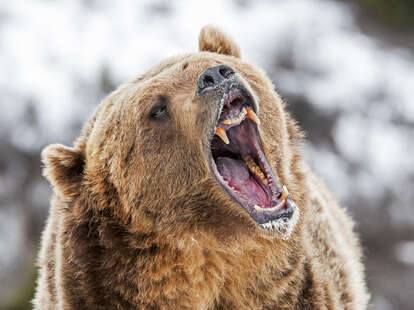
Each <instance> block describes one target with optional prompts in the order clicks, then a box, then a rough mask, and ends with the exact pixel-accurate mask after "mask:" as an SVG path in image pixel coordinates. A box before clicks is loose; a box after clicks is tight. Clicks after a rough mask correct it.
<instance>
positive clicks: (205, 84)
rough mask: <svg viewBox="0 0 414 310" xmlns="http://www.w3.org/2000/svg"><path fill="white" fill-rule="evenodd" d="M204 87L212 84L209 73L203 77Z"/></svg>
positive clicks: (212, 80)
mask: <svg viewBox="0 0 414 310" xmlns="http://www.w3.org/2000/svg"><path fill="white" fill-rule="evenodd" d="M203 83H204V87H210V86H214V79H213V77H212V76H211V75H208V74H206V75H205V76H204V78H203Z"/></svg>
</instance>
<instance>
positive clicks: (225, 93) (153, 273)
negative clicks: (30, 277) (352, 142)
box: [33, 26, 369, 309]
mask: <svg viewBox="0 0 414 310" xmlns="http://www.w3.org/2000/svg"><path fill="white" fill-rule="evenodd" d="M199 48H200V52H198V53H193V54H186V55H182V56H176V57H171V58H168V59H166V60H165V61H162V62H161V63H160V64H158V65H156V66H155V67H153V68H152V69H150V70H149V71H148V72H146V73H144V74H143V75H141V76H139V77H138V78H136V79H135V80H133V81H131V82H128V83H126V84H124V85H122V86H121V87H119V88H118V89H117V90H115V91H114V92H113V93H111V94H110V95H109V96H108V97H106V98H105V99H104V100H103V101H102V103H101V104H100V105H99V107H98V108H97V110H96V112H95V113H94V115H93V116H92V118H90V120H89V121H88V122H87V124H86V126H85V127H84V129H83V132H82V134H81V135H80V137H79V138H78V139H77V140H76V141H75V143H74V146H73V147H66V146H63V145H58V144H53V145H49V146H47V147H46V148H45V149H44V151H43V152H42V158H43V162H44V175H45V176H46V178H47V179H48V180H49V181H50V183H51V184H52V186H53V190H54V196H53V198H52V201H51V208H50V214H49V219H48V221H47V226H46V229H45V231H44V233H43V238H42V248H41V252H40V258H39V266H40V275H39V279H38V285H37V290H36V295H35V298H34V301H33V303H34V306H35V309H366V307H367V303H368V300H369V294H368V292H367V288H366V284H365V280H364V268H363V265H362V263H361V247H360V245H359V241H358V239H357V237H356V235H355V233H354V232H353V221H352V220H351V219H350V217H349V216H348V215H347V214H346V212H345V211H344V209H342V208H341V207H339V205H338V204H337V203H336V202H335V200H334V198H333V197H332V196H331V194H330V193H329V191H328V190H327V188H326V187H325V185H324V183H323V182H322V181H320V180H319V179H318V178H317V177H316V176H315V175H314V174H313V173H312V172H311V170H310V169H309V167H308V166H307V165H306V163H305V162H304V159H303V156H302V150H301V149H302V147H301V141H302V138H303V135H302V132H301V131H300V129H299V128H298V126H297V124H296V123H295V121H294V120H293V119H292V117H291V116H290V114H289V113H288V112H287V111H286V105H285V104H284V102H283V101H282V100H281V98H280V97H279V95H278V94H277V93H276V92H275V90H274V86H273V84H272V83H271V81H270V80H269V79H268V78H267V77H266V75H265V73H264V72H263V71H262V70H261V69H259V68H257V67H255V66H253V65H251V64H248V63H245V62H243V61H242V60H241V58H240V57H241V56H240V50H239V48H238V46H237V45H236V44H235V43H234V42H233V41H232V40H231V39H230V38H228V37H227V36H226V35H225V34H224V33H222V32H221V31H219V30H218V29H216V28H215V27H212V26H206V27H204V28H203V29H202V30H201V33H200V37H199Z"/></svg>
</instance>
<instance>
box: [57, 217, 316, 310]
mask: <svg viewBox="0 0 414 310" xmlns="http://www.w3.org/2000/svg"><path fill="white" fill-rule="evenodd" d="M91 231H93V233H91ZM86 232H88V234H85V233H86ZM70 234H72V236H69V235H68V234H66V237H65V236H63V238H64V239H66V238H68V239H67V240H68V241H70V242H73V240H78V241H79V244H84V245H85V247H84V248H83V247H82V246H79V245H78V246H77V247H71V248H70V247H68V248H65V249H63V252H64V253H63V255H65V256H66V257H71V258H72V259H71V260H63V261H64V263H63V264H69V265H70V266H69V265H68V266H62V267H64V268H63V269H62V270H72V271H73V272H72V273H70V274H69V273H68V274H67V275H64V276H63V278H64V279H66V280H67V281H63V282H64V283H67V288H68V290H69V291H67V292H66V294H72V296H75V295H76V294H77V293H78V294H81V295H83V294H85V293H83V291H82V289H80V290H79V288H82V287H88V290H90V291H89V292H87V296H88V298H89V299H90V301H91V305H92V304H93V303H94V302H97V301H99V302H100V303H102V302H106V303H108V304H111V305H114V306H116V305H122V304H124V305H130V306H134V307H136V306H137V307H140V308H147V307H148V308H151V305H152V306H154V305H155V307H156V308H157V307H159V308H163V307H166V308H176V309H185V308H191V309H194V308H197V309H198V308H200V309H212V308H214V307H218V306H219V305H221V306H222V307H224V308H232V309H254V308H262V306H263V305H264V304H268V305H278V306H280V305H283V304H286V305H292V304H294V303H296V302H297V300H298V296H299V295H301V294H302V295H303V294H304V289H305V284H306V283H305V282H306V276H307V274H308V271H307V270H306V268H307V267H306V261H305V259H304V256H303V255H302V254H301V253H302V249H301V247H300V246H298V244H300V242H298V238H300V234H299V233H296V234H293V236H292V237H291V239H292V240H287V241H283V240H281V239H278V238H273V239H272V238H265V237H263V236H244V237H238V238H235V239H232V240H227V241H223V240H220V241H219V240H217V239H215V238H211V236H210V235H208V234H203V233H197V234H194V233H192V234H189V233H187V234H185V233H183V234H181V235H180V236H167V237H166V236H162V237H161V236H160V235H156V234H152V233H146V234H139V233H134V234H131V233H129V232H126V231H124V230H122V229H121V228H120V226H118V225H117V224H116V223H115V222H112V223H111V222H108V223H105V224H102V223H101V224H99V225H98V226H96V227H91V224H90V223H84V224H81V225H78V226H76V228H72V229H71V231H70ZM63 244H65V243H63ZM74 248H77V249H82V251H76V252H73V249H74ZM74 269H75V270H74ZM82 282H83V283H82ZM85 283H87V285H86V284H85ZM83 284H85V285H83ZM114 288H116V291H115V290H114ZM102 292H105V294H102ZM94 298H96V300H95V299H94ZM186 305H187V306H188V307H187V306H186ZM195 305H197V306H195Z"/></svg>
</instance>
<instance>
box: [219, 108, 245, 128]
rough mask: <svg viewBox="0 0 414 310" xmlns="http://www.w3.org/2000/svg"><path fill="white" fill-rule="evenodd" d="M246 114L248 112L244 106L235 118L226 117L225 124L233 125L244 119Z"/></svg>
mask: <svg viewBox="0 0 414 310" xmlns="http://www.w3.org/2000/svg"><path fill="white" fill-rule="evenodd" d="M246 114H247V111H246V108H243V110H242V111H241V112H240V114H239V115H238V116H236V117H235V118H232V119H225V120H224V121H223V124H225V125H231V124H234V123H240V122H241V121H242V120H243V119H244V117H245V116H246Z"/></svg>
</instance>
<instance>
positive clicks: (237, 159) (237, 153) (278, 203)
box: [211, 87, 295, 229]
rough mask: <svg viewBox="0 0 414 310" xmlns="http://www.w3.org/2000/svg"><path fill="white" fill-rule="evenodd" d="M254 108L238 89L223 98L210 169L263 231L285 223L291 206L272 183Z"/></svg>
mask: <svg viewBox="0 0 414 310" xmlns="http://www.w3.org/2000/svg"><path fill="white" fill-rule="evenodd" d="M256 113H257V106H256V104H255V102H254V99H253V96H251V94H250V93H249V92H248V91H247V90H246V89H244V88H242V87H233V88H231V89H230V90H229V91H228V92H227V93H226V94H224V98H223V106H222V110H221V114H220V117H219V120H218V123H217V125H216V128H215V135H214V137H213V139H212V141H211V155H212V170H213V173H214V175H215V177H216V179H217V180H218V182H219V183H220V184H221V185H222V186H223V187H224V188H225V190H226V191H227V192H228V193H229V194H230V196H231V197H233V198H234V199H235V200H236V201H237V202H238V203H239V204H240V205H241V206H243V207H244V208H245V209H246V210H247V212H248V213H249V214H250V215H251V217H252V218H253V219H254V220H255V221H256V222H257V223H258V224H260V225H261V226H262V227H263V228H269V229H274V228H275V225H276V224H277V222H278V221H284V222H286V221H288V220H289V219H290V218H291V217H292V214H293V212H294V209H295V204H294V203H293V201H292V196H291V195H290V194H289V192H288V191H287V188H286V187H285V186H283V187H281V186H280V185H278V183H277V182H276V180H275V178H274V176H273V174H272V171H271V168H270V165H269V163H268V160H267V158H266V155H265V154H264V151H263V148H262V143H261V139H260V134H259V129H258V126H259V125H260V121H259V118H258V116H257V114H256Z"/></svg>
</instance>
